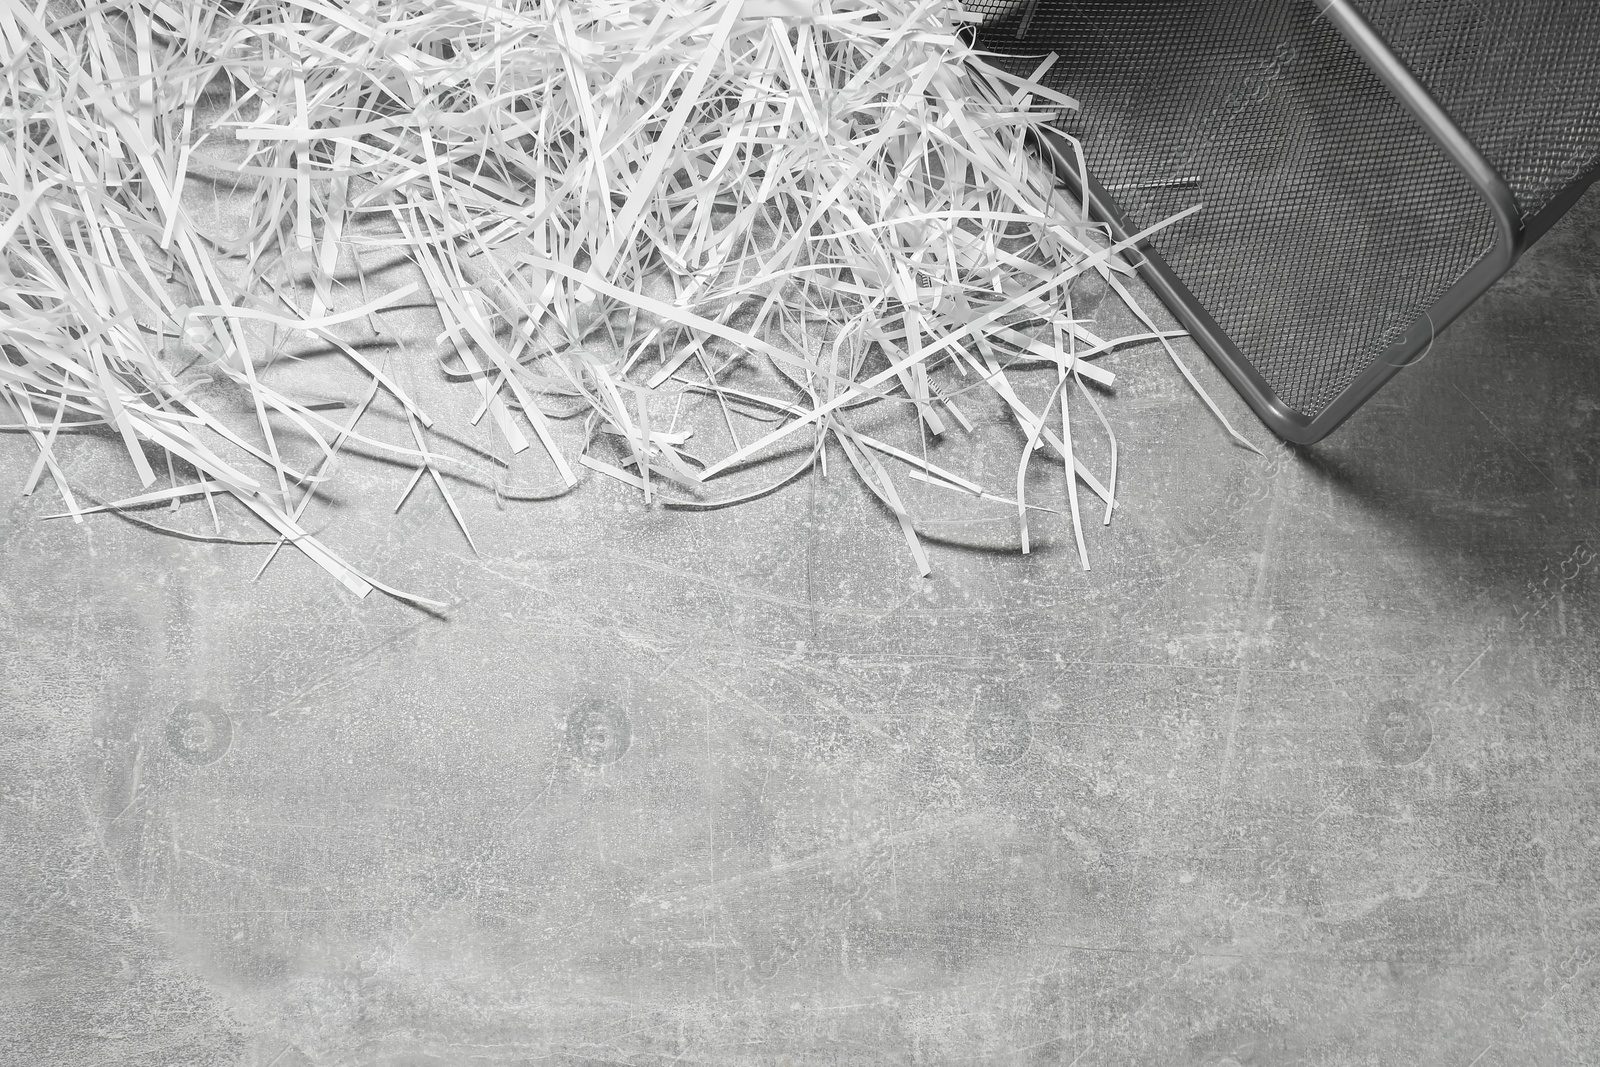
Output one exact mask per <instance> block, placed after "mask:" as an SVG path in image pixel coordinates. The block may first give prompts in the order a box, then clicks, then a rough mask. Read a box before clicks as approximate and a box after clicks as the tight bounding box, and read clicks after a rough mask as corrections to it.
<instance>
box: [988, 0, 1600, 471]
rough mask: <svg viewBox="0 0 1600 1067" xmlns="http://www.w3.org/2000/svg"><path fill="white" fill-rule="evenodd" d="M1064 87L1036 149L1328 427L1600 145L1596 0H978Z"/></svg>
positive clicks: (1431, 326)
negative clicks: (1058, 114) (1055, 125)
mask: <svg viewBox="0 0 1600 1067" xmlns="http://www.w3.org/2000/svg"><path fill="white" fill-rule="evenodd" d="M969 6H970V7H971V8H972V10H973V11H975V12H976V13H978V14H980V15H982V16H983V17H984V21H983V23H982V24H981V25H980V26H979V27H978V29H977V31H976V39H977V43H978V45H979V47H982V48H984V49H987V50H992V51H994V52H999V53H1003V54H1005V55H1006V56H1007V58H1005V59H1003V60H1002V61H1001V62H1002V65H1004V66H1006V67H1008V68H1009V69H1012V70H1014V71H1018V72H1021V71H1031V70H1033V69H1035V68H1036V67H1037V66H1038V63H1039V61H1040V59H1041V57H1043V56H1044V55H1047V54H1048V53H1050V52H1055V53H1057V54H1058V57H1059V58H1058V60H1057V61H1056V63H1055V64H1054V66H1053V67H1052V68H1051V69H1050V71H1049V72H1048V73H1047V75H1046V76H1045V78H1044V81H1045V83H1046V84H1048V85H1049V86H1050V87H1052V88H1056V89H1059V90H1061V91H1063V92H1065V93H1067V94H1068V95H1070V96H1073V97H1074V98H1076V99H1077V100H1078V101H1079V102H1080V104H1081V108H1080V109H1079V110H1078V111H1076V112H1068V113H1063V116H1062V121H1061V129H1062V132H1063V133H1064V134H1065V135H1067V136H1068V137H1071V138H1076V139H1077V140H1078V141H1079V142H1080V143H1081V145H1082V151H1083V157H1084V159H1085V161H1086V163H1087V171H1088V173H1087V175H1079V174H1078V173H1077V168H1078V164H1077V161H1076V160H1077V156H1076V153H1075V151H1074V150H1073V148H1072V146H1071V142H1070V141H1068V140H1066V138H1064V137H1055V136H1049V135H1047V136H1046V137H1045V139H1044V142H1045V143H1044V144H1043V145H1042V146H1041V147H1042V148H1043V149H1044V150H1045V151H1046V152H1047V153H1048V154H1049V155H1050V156H1051V158H1052V162H1053V163H1054V165H1055V166H1056V169H1057V171H1058V172H1059V173H1060V174H1061V176H1062V177H1063V179H1064V180H1065V181H1066V182H1067V183H1068V184H1069V185H1071V186H1073V187H1074V188H1075V189H1078V190H1082V188H1083V186H1082V184H1081V183H1087V187H1088V188H1087V193H1088V195H1089V197H1090V199H1091V201H1092V202H1093V204H1094V206H1095V207H1096V209H1097V210H1098V211H1099V213H1100V217H1101V218H1102V219H1104V220H1105V221H1107V222H1108V223H1109V224H1110V225H1111V227H1112V229H1113V231H1114V232H1116V233H1117V235H1118V236H1119V237H1125V236H1127V235H1128V234H1130V233H1135V232H1137V231H1139V230H1141V229H1143V228H1145V227H1147V226H1149V225H1151V224H1153V223H1155V222H1158V221H1160V220H1161V219H1163V218H1165V217H1167V216H1169V215H1171V214H1174V213H1176V212H1178V211H1180V210H1182V209H1183V208H1185V207H1188V206H1190V205H1192V204H1194V203H1197V202H1198V203H1203V204H1204V205H1205V206H1204V209H1203V210H1201V211H1200V212H1198V213H1196V214H1194V215H1192V216H1190V217H1189V218H1187V219H1184V220H1183V221H1181V222H1179V223H1177V224H1175V225H1173V226H1171V227H1169V228H1167V229H1165V230H1162V231H1160V232H1159V233H1157V234H1156V235H1155V236H1153V237H1152V238H1150V240H1149V241H1148V242H1147V244H1146V246H1145V248H1144V252H1145V259H1144V263H1143V269H1144V273H1145V276H1146V278H1147V280H1148V281H1149V283H1150V285H1151V286H1152V287H1153V288H1154V289H1155V290H1156V291H1157V292H1158V293H1159V295H1160V296H1161V297H1162V298H1163V299H1164V300H1166V302H1167V303H1168V305H1169V306H1170V307H1171V308H1172V310H1173V312H1174V314H1176V315H1177V316H1178V318H1179V319H1180V320H1182V321H1183V323H1184V324H1185V326H1186V327H1188V329H1189V330H1190V331H1192V333H1193V334H1194V336H1195V339H1196V340H1197V342H1198V343H1199V344H1200V346H1201V347H1202V348H1203V349H1204V350H1205V351H1206V353H1207V354H1208V355H1209V356H1210V357H1211V358H1212V359H1213V360H1214V361H1215V362H1216V363H1217V365H1218V366H1219V367H1220V368H1221V370H1222V371H1223V373H1224V374H1226V375H1227V377H1228V378H1229V380H1230V381H1231V382H1232V383H1233V384H1234V386H1235V387H1236V388H1237V389H1238V390H1239V391H1240V392H1241V393H1242V394H1243V395H1244V397H1245V398H1246V399H1247V400H1248V401H1249V402H1250V404H1251V406H1252V407H1253V408H1254V409H1255V411H1256V412H1257V414H1259V415H1260V416H1261V418H1262V419H1263V421H1265V422H1266V423H1267V425H1268V426H1269V427H1271V428H1272V430H1273V431H1274V432H1276V433H1277V434H1279V435H1280V436H1282V437H1284V438H1285V439H1287V440H1290V441H1294V442H1298V443H1310V442H1313V441H1316V440H1319V439H1321V438H1322V437H1324V436H1326V435H1327V434H1328V433H1329V432H1331V431H1332V430H1333V429H1334V428H1335V427H1337V426H1338V425H1339V424H1340V423H1341V422H1343V421H1344V419H1345V418H1347V417H1348V416H1349V415H1350V414H1351V412H1353V411H1354V410H1355V409H1356V408H1357V407H1359V406H1360V405H1361V404H1362V403H1363V402H1364V401H1365V400H1366V399H1367V398H1368V397H1370V396H1371V395H1372V394H1373V393H1374V392H1375V391H1376V390H1377V389H1378V388H1379V387H1380V386H1382V385H1383V383H1384V382H1386V381H1387V380H1388V379H1389V378H1391V377H1392V376H1393V375H1394V374H1395V373H1397V372H1398V371H1399V370H1400V368H1402V367H1404V366H1406V365H1407V364H1408V363H1411V362H1413V361H1415V360H1416V359H1418V358H1420V357H1421V355H1423V354H1424V353H1425V352H1426V351H1427V349H1428V348H1429V347H1430V345H1431V344H1432V341H1433V339H1434V337H1435V336H1436V335H1437V333H1438V332H1439V331H1440V330H1442V329H1444V327H1445V326H1446V325H1447V324H1448V323H1449V322H1450V321H1451V320H1453V319H1454V318H1455V317H1456V316H1457V315H1459V314H1460V313H1461V312H1462V311H1463V310H1464V309H1465V308H1466V307H1467V306H1468V305H1469V304H1470V303H1471V302H1472V301H1473V300H1475V299H1476V298H1477V297H1478V296H1479V295H1481V294H1482V293H1483V292H1484V291H1485V290H1486V289H1488V288H1489V286H1490V285H1492V284H1493V283H1494V282H1495V280H1496V279H1498V278H1499V277H1500V275H1502V274H1504V273H1505V271H1506V270H1507V269H1508V268H1509V267H1510V266H1511V264H1512V263H1514V262H1515V261H1516V258H1517V256H1518V255H1520V254H1521V252H1522V251H1524V250H1525V249H1526V248H1527V247H1528V246H1529V245H1530V244H1532V243H1533V242H1534V241H1535V240H1537V239H1538V237H1539V236H1540V235H1541V234H1543V233H1544V232H1545V231H1546V230H1547V229H1548V228H1549V227H1550V225H1551V224H1552V223H1554V222H1555V221H1556V220H1557V219H1558V218H1560V217H1561V215H1562V214H1563V213H1565V212H1566V210H1567V209H1568V208H1569V207H1571V206H1572V204H1573V203H1574V202H1576V200H1577V199H1578V197H1579V196H1580V195H1581V194H1582V192H1583V190H1584V189H1585V188H1586V187H1587V186H1588V184H1589V183H1590V182H1591V181H1592V180H1593V179H1594V177H1595V176H1596V173H1597V167H1596V164H1597V161H1600V4H1596V3H1593V2H1591V0H1190V2H1178V0H1034V2H1033V3H1031V4H1030V3H1021V4H1018V3H1015V2H999V0H975V2H973V3H971V4H969Z"/></svg>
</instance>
